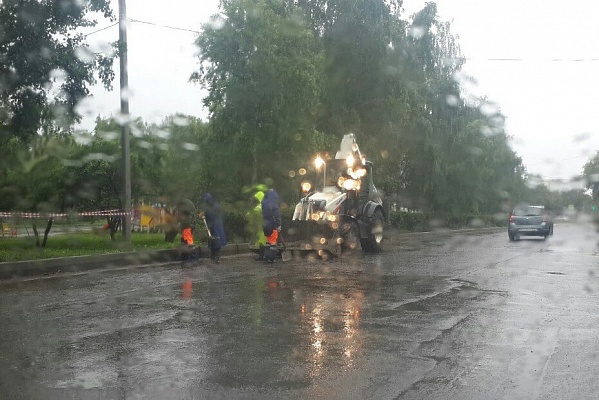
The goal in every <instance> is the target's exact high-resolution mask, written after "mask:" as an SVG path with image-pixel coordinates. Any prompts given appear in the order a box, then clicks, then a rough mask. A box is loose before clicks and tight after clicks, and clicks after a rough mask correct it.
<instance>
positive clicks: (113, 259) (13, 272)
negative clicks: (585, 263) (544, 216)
mask: <svg viewBox="0 0 599 400" xmlns="http://www.w3.org/2000/svg"><path fill="white" fill-rule="evenodd" d="M503 229H505V228H495V227H491V228H470V229H457V230H447V231H445V232H462V233H471V232H488V231H493V230H498V231H499V230H503ZM435 233H440V232H435V231H432V232H399V231H395V230H392V231H389V232H388V234H389V236H387V237H392V236H395V237H402V236H413V235H426V234H435ZM196 249H199V251H200V258H208V255H209V251H208V249H207V248H206V247H196ZM248 253H251V250H250V247H249V244H248V243H242V244H228V245H225V246H223V247H222V248H221V251H220V255H221V256H222V257H230V256H236V255H240V254H248ZM179 260H181V250H180V249H176V248H175V249H166V250H155V251H139V252H127V253H109V254H94V255H89V256H75V257H61V258H47V259H41V260H30V261H15V262H11V261H9V262H0V280H5V279H11V278H23V277H31V276H39V275H51V274H57V273H63V272H82V271H92V270H97V269H98V270H99V269H106V268H111V267H125V266H133V265H147V264H159V263H165V262H176V261H179Z"/></svg>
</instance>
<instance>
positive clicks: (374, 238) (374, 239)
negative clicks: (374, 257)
mask: <svg viewBox="0 0 599 400" xmlns="http://www.w3.org/2000/svg"><path fill="white" fill-rule="evenodd" d="M384 229H385V218H384V217H383V212H382V211H381V210H376V211H375V212H374V215H373V216H372V228H371V230H370V232H369V233H368V237H367V238H365V239H361V240H360V243H361V245H362V250H364V251H365V252H367V253H379V252H380V251H381V250H382V249H383V239H384V236H383V233H384Z"/></svg>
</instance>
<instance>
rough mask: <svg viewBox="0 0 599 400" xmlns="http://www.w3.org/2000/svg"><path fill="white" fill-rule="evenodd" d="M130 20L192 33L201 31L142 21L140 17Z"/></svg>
mask: <svg viewBox="0 0 599 400" xmlns="http://www.w3.org/2000/svg"><path fill="white" fill-rule="evenodd" d="M128 21H130V22H136V23H140V24H146V25H152V26H158V27H160V28H166V29H173V30H176V31H183V32H191V33H197V34H200V33H201V32H200V31H194V30H193V29H186V28H179V27H176V26H169V25H162V24H157V23H155V22H148V21H140V20H138V19H130V18H129V19H128Z"/></svg>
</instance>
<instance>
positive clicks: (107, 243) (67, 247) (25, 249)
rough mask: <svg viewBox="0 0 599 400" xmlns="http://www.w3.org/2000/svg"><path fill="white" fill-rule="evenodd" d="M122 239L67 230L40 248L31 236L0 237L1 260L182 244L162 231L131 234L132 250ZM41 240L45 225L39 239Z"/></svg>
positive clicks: (156, 247)
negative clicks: (167, 237)
mask: <svg viewBox="0 0 599 400" xmlns="http://www.w3.org/2000/svg"><path fill="white" fill-rule="evenodd" d="M121 238H122V235H121V234H120V233H119V234H117V240H116V241H111V240H110V236H109V235H108V234H107V233H105V232H103V233H96V232H78V233H65V234H61V235H54V236H49V237H48V242H47V244H46V247H45V248H41V247H36V246H35V238H34V237H32V236H29V237H27V236H25V237H23V236H19V237H16V238H11V237H0V262H5V261H25V260H39V259H46V258H56V257H70V256H82V255H89V254H99V253H118V252H123V251H130V250H137V251H139V250H150V249H154V250H160V249H171V248H175V247H177V246H178V245H179V241H178V240H175V243H167V242H165V241H164V234H163V233H140V232H133V233H132V235H131V242H132V245H133V246H132V247H133V248H132V249H131V248H127V247H126V246H125V245H124V243H123V242H122V239H121ZM42 239H43V228H42V232H41V235H40V241H41V240H42ZM177 239H178V238H177Z"/></svg>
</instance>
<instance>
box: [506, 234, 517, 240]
mask: <svg viewBox="0 0 599 400" xmlns="http://www.w3.org/2000/svg"><path fill="white" fill-rule="evenodd" d="M507 235H508V237H509V238H510V242H513V241H514V240H516V236H514V234H513V233H509V232H508V234H507Z"/></svg>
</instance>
